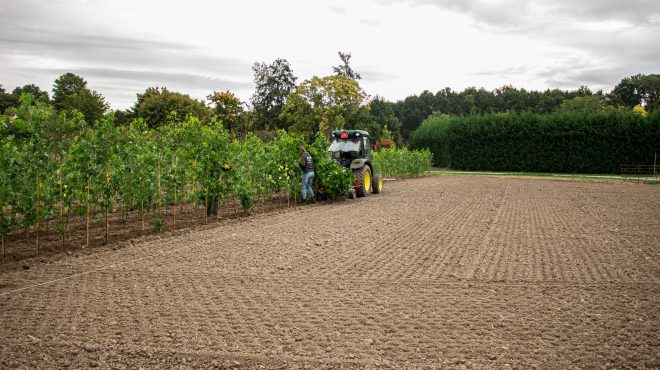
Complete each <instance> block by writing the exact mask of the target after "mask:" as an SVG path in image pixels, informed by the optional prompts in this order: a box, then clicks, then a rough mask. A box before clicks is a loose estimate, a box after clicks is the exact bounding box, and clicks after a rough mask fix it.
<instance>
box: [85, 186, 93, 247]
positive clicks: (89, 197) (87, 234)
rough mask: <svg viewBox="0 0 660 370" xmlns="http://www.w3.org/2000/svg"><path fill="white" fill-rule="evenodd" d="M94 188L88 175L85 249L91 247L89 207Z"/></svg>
mask: <svg viewBox="0 0 660 370" xmlns="http://www.w3.org/2000/svg"><path fill="white" fill-rule="evenodd" d="M91 187H92V179H91V178H90V177H89V175H87V231H86V234H85V236H86V237H85V245H84V246H83V249H84V248H86V247H89V219H90V217H89V206H90V199H91V195H90V194H89V193H90V188H91Z"/></svg>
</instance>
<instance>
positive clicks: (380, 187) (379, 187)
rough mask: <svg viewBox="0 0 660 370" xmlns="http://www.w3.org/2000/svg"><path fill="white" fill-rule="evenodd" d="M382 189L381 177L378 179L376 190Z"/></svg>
mask: <svg viewBox="0 0 660 370" xmlns="http://www.w3.org/2000/svg"><path fill="white" fill-rule="evenodd" d="M382 189H383V178H382V177H381V178H379V179H378V190H382Z"/></svg>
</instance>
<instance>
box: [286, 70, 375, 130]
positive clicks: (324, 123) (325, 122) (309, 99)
mask: <svg viewBox="0 0 660 370" xmlns="http://www.w3.org/2000/svg"><path fill="white" fill-rule="evenodd" d="M365 98H366V93H365V92H364V90H362V88H361V87H360V85H359V84H358V82H357V81H356V80H352V79H350V78H348V77H346V76H339V75H335V76H327V77H322V78H321V77H312V78H311V79H310V80H306V81H304V82H303V83H301V84H300V85H299V86H298V87H297V88H296V91H294V92H293V93H291V95H289V98H288V100H287V102H286V105H285V106H284V110H283V112H282V116H283V118H284V119H287V120H288V121H290V122H294V124H293V125H292V126H291V127H292V128H293V129H294V130H295V131H298V132H300V133H303V134H305V136H307V137H308V138H311V137H313V136H314V135H316V133H317V132H322V133H324V134H330V132H331V131H332V130H333V129H338V128H342V127H345V125H346V123H347V122H352V121H353V119H354V117H355V116H356V115H357V114H359V113H360V108H361V105H362V104H363V103H364V100H365Z"/></svg>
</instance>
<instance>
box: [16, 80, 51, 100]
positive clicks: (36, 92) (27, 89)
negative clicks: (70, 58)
mask: <svg viewBox="0 0 660 370" xmlns="http://www.w3.org/2000/svg"><path fill="white" fill-rule="evenodd" d="M11 94H12V95H14V96H15V97H16V98H20V97H21V94H32V96H34V98H35V99H39V98H43V99H44V100H45V101H47V102H48V101H50V98H49V97H48V92H47V91H43V90H41V88H40V87H39V86H37V85H35V84H29V85H25V86H23V87H16V88H15V89H14V90H12V92H11Z"/></svg>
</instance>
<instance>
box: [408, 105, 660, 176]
mask: <svg viewBox="0 0 660 370" xmlns="http://www.w3.org/2000/svg"><path fill="white" fill-rule="evenodd" d="M412 138H413V139H414V140H413V139H411V143H414V147H415V148H421V147H426V148H429V149H430V150H431V151H432V152H433V153H434V156H437V157H439V158H443V159H442V160H440V161H436V164H439V165H440V164H445V163H444V162H445V160H444V158H446V155H447V150H448V157H449V160H450V162H451V167H452V168H455V169H462V170H489V171H532V172H564V173H617V172H618V167H619V165H620V164H622V163H652V161H653V153H655V152H659V151H660V145H659V143H660V112H658V113H656V112H652V113H650V114H649V115H648V117H646V118H645V117H644V116H642V115H640V114H637V113H634V112H630V111H619V110H608V111H603V112H598V113H578V112H557V113H554V114H550V115H539V114H533V113H498V114H490V115H483V116H479V115H471V116H463V117H457V116H454V117H445V118H443V119H440V120H434V119H429V120H428V121H427V122H426V123H425V124H424V125H423V126H422V127H420V131H419V132H415V133H413V134H412ZM447 163H449V162H447Z"/></svg>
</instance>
